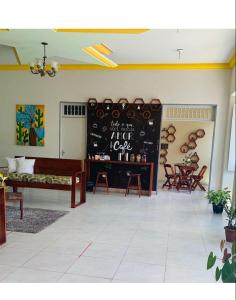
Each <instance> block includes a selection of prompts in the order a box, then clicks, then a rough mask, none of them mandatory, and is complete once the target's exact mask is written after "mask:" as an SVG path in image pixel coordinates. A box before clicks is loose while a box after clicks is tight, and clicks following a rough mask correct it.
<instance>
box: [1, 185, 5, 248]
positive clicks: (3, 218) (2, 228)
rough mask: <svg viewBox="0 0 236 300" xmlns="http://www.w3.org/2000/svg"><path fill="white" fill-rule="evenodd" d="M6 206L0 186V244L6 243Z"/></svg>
mask: <svg viewBox="0 0 236 300" xmlns="http://www.w3.org/2000/svg"><path fill="white" fill-rule="evenodd" d="M5 213H6V208H5V199H4V189H3V188H0V245H2V244H4V243H6V216H5Z"/></svg>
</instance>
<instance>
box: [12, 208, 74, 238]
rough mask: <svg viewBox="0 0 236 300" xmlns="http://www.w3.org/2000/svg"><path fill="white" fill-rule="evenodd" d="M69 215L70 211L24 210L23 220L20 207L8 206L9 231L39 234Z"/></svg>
mask: <svg viewBox="0 0 236 300" xmlns="http://www.w3.org/2000/svg"><path fill="white" fill-rule="evenodd" d="M67 213H68V211H59V210H49V209H40V208H24V218H23V220H21V219H20V209H19V208H18V207H12V206H7V230H9V231H16V232H26V233H38V232H40V231H41V230H43V229H45V228H46V227H48V226H49V225H51V224H52V223H54V222H55V221H57V220H58V219H59V218H61V217H63V216H64V215H66V214H67Z"/></svg>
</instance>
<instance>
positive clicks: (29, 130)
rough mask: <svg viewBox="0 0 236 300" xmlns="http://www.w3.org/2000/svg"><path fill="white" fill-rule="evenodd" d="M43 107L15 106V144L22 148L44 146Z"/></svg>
mask: <svg viewBox="0 0 236 300" xmlns="http://www.w3.org/2000/svg"><path fill="white" fill-rule="evenodd" d="M44 143H45V113H44V105H29V104H17V105H16V144H17V145H22V146H44Z"/></svg>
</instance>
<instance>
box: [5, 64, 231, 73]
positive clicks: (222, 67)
mask: <svg viewBox="0 0 236 300" xmlns="http://www.w3.org/2000/svg"><path fill="white" fill-rule="evenodd" d="M230 68H231V67H230V64H229V63H219V64H217V63H211V64H121V65H118V67H116V68H108V67H105V66H100V65H92V64H81V65H79V64H78V65H74V64H73V65H70V64H63V65H60V66H59V70H63V71H79V70H106V71H107V70H112V71H116V70H117V71H120V70H225V69H230ZM0 71H29V66H28V65H0Z"/></svg>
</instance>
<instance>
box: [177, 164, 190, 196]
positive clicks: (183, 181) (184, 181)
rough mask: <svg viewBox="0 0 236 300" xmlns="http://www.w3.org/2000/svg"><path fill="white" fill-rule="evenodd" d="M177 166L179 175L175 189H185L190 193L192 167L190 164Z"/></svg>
mask: <svg viewBox="0 0 236 300" xmlns="http://www.w3.org/2000/svg"><path fill="white" fill-rule="evenodd" d="M178 167H179V175H178V182H177V185H176V189H177V190H178V191H179V190H180V189H187V190H189V192H190V193H191V190H192V177H191V176H192V174H193V172H194V168H193V167H192V166H185V165H183V166H181V165H178Z"/></svg>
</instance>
